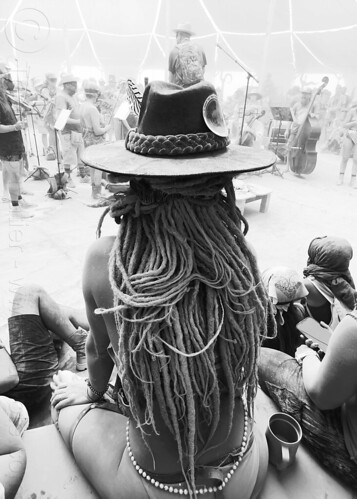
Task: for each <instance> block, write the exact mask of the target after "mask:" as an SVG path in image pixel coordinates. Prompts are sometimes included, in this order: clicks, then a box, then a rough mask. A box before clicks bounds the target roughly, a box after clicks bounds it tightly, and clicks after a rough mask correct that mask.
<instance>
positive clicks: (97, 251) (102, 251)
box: [87, 236, 115, 264]
mask: <svg viewBox="0 0 357 499" xmlns="http://www.w3.org/2000/svg"><path fill="white" fill-rule="evenodd" d="M114 241H115V237H114V236H107V237H101V238H100V239H96V240H95V241H94V242H93V243H92V244H91V245H90V246H89V248H88V251H87V263H88V262H90V263H91V264H96V263H98V261H102V260H108V259H109V256H110V252H111V250H112V247H113V244H114Z"/></svg>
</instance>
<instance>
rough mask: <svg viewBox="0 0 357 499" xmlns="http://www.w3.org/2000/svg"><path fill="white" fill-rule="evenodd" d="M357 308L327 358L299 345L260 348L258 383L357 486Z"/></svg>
mask: <svg viewBox="0 0 357 499" xmlns="http://www.w3.org/2000/svg"><path fill="white" fill-rule="evenodd" d="M356 352H357V310H356V309H355V310H353V311H352V312H349V313H347V315H346V316H345V317H344V318H343V319H342V320H341V322H340V323H339V324H338V325H337V327H336V329H335V332H334V334H332V336H331V338H330V342H329V344H328V346H327V350H326V355H325V357H324V358H323V360H322V361H321V360H320V357H319V356H318V354H317V353H316V351H315V350H313V349H311V348H309V347H308V346H307V345H301V346H300V347H299V348H298V349H297V351H296V355H295V358H292V357H290V356H289V355H286V354H285V353H283V352H277V351H275V350H271V349H269V348H262V350H261V355H260V359H259V371H258V373H259V384H260V386H261V388H262V390H263V391H264V392H265V393H266V394H267V395H268V396H269V397H270V398H271V399H272V400H273V401H274V402H275V403H276V404H277V406H278V408H279V410H281V411H282V412H285V413H287V414H290V415H291V416H293V417H294V418H295V419H296V420H297V421H299V423H300V425H301V427H302V431H303V443H304V444H305V445H306V447H307V448H308V449H309V450H310V451H311V453H312V454H313V455H314V456H315V457H316V459H317V460H318V461H319V463H321V464H322V465H323V466H324V467H325V468H327V469H328V470H329V471H330V472H331V473H333V474H334V475H335V476H336V477H337V478H339V479H341V480H342V481H344V482H345V483H346V484H348V485H349V486H351V487H353V489H355V490H356V489H357V374H356V373H357V355H356Z"/></svg>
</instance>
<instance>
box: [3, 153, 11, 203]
mask: <svg viewBox="0 0 357 499" xmlns="http://www.w3.org/2000/svg"><path fill="white" fill-rule="evenodd" d="M1 164H2V196H1V197H2V201H3V202H9V201H10V198H9V173H8V171H7V162H6V161H2V163H1Z"/></svg>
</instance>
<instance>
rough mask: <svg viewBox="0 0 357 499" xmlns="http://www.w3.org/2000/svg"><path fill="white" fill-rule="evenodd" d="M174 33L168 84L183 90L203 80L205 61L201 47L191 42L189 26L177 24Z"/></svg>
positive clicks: (192, 33) (191, 32)
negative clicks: (174, 38)
mask: <svg viewBox="0 0 357 499" xmlns="http://www.w3.org/2000/svg"><path fill="white" fill-rule="evenodd" d="M174 32H175V33H176V45H175V47H174V48H173V49H172V50H171V52H170V54H169V82H170V83H174V84H175V85H180V86H181V87H184V88H185V87H189V86H191V85H194V84H195V83H198V82H199V81H202V80H203V79H204V73H205V68H206V65H207V59H206V54H205V52H204V50H203V49H202V47H200V46H199V45H197V44H196V43H194V42H192V41H191V36H193V35H194V34H195V33H194V32H193V31H192V29H191V25H190V24H179V25H178V27H177V28H176V29H174Z"/></svg>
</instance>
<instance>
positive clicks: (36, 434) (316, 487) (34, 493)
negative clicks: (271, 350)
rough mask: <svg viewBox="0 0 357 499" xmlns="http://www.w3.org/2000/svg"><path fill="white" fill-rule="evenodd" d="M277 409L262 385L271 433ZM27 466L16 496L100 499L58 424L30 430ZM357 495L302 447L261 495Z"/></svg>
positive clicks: (260, 419) (271, 474) (260, 414)
mask: <svg viewBox="0 0 357 499" xmlns="http://www.w3.org/2000/svg"><path fill="white" fill-rule="evenodd" d="M274 412H277V409H276V406H275V405H274V403H273V402H272V401H271V400H270V399H269V398H268V397H267V396H266V395H265V394H264V393H263V392H262V391H261V390H260V389H259V390H258V395H257V398H256V403H255V421H256V423H257V425H258V427H259V428H260V430H261V431H262V432H263V433H265V430H266V427H267V424H268V419H269V417H270V415H271V414H273V413H274ZM24 443H25V448H26V453H27V468H26V472H25V476H24V479H23V481H22V485H21V487H20V489H19V491H18V493H17V495H16V499H30V498H31V499H87V498H92V499H99V497H98V495H97V493H96V492H95V490H94V489H93V488H92V487H91V486H90V484H89V483H88V481H87V480H86V478H85V477H84V476H83V474H82V472H81V471H80V470H79V468H78V467H77V465H76V463H75V461H74V459H73V456H72V455H71V453H70V452H69V451H68V449H67V448H66V446H65V445H64V443H63V441H62V439H61V436H60V435H59V433H58V431H57V430H56V428H55V426H54V425H49V426H44V427H42V428H36V429H34V430H27V431H26V432H25V434H24ZM305 498H307V499H325V498H331V499H355V498H356V495H355V494H354V493H353V491H351V490H350V489H349V488H348V487H346V486H345V485H343V484H342V483H340V482H339V481H338V480H336V479H335V478H334V477H333V476H332V475H331V474H329V473H328V472H327V471H325V469H324V468H322V467H321V466H320V465H319V463H318V462H317V461H316V460H315V458H313V457H312V456H311V454H310V453H309V452H308V451H307V450H306V449H305V448H304V446H303V445H301V446H300V447H299V449H298V452H297V455H296V461H295V462H294V464H293V465H291V466H290V467H289V468H287V469H286V470H284V471H277V470H276V469H275V468H274V467H273V466H272V465H269V468H268V475H267V479H266V481H265V484H264V486H263V490H262V491H261V493H260V495H259V499H305Z"/></svg>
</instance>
